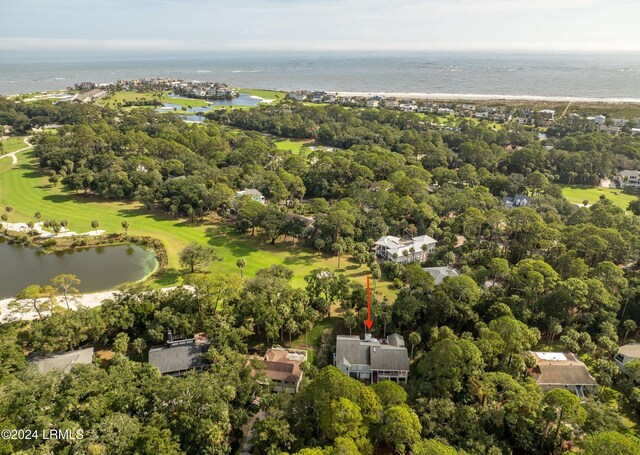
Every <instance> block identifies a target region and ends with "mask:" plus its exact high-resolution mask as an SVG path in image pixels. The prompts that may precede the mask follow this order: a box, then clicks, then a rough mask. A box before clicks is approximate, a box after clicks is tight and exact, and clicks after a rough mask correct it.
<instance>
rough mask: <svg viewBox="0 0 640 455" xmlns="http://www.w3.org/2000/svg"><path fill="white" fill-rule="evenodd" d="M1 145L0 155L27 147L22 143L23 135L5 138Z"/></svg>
mask: <svg viewBox="0 0 640 455" xmlns="http://www.w3.org/2000/svg"><path fill="white" fill-rule="evenodd" d="M2 145H3V149H2V151H1V152H0V155H6V154H7V153H12V152H15V151H16V150H20V149H23V148H25V147H28V146H27V144H25V143H24V136H21V137H10V138H9V139H5V140H4V141H2ZM9 161H11V158H9Z"/></svg>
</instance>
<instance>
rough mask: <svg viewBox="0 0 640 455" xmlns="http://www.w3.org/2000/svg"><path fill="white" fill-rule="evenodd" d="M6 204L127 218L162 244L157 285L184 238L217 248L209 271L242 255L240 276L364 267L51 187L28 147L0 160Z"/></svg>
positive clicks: (356, 273)
mask: <svg viewBox="0 0 640 455" xmlns="http://www.w3.org/2000/svg"><path fill="white" fill-rule="evenodd" d="M7 205H11V206H13V213H12V221H14V222H19V221H22V222H26V221H29V220H33V219H34V218H33V214H34V213H35V212H40V213H41V214H42V217H43V219H57V220H60V219H67V220H69V227H70V229H71V230H74V231H76V232H86V231H89V230H91V221H92V220H94V219H97V220H98V221H99V222H100V229H104V230H106V232H107V233H112V232H122V226H121V223H122V221H124V220H127V221H128V222H129V224H130V228H129V234H130V235H148V236H151V237H155V238H158V239H160V240H161V241H162V242H163V243H164V245H165V248H166V249H167V254H168V258H169V265H168V270H167V273H166V274H165V275H164V276H162V277H160V278H158V279H156V280H155V281H154V283H152V284H154V285H156V286H169V285H173V284H177V283H179V282H180V281H181V272H182V271H181V268H180V265H179V261H178V253H179V251H180V250H181V249H182V248H183V247H184V246H185V245H186V244H188V243H189V242H198V243H202V244H209V245H211V246H214V247H215V248H216V249H217V251H218V254H219V255H220V256H221V257H222V258H223V260H222V261H220V262H214V263H213V264H211V266H209V268H208V270H209V271H211V272H216V273H239V271H238V268H237V267H236V259H237V258H239V257H244V258H245V259H246V262H247V266H246V268H245V269H244V276H245V277H251V276H253V275H254V274H255V272H256V270H258V269H261V268H265V267H268V266H270V265H273V264H282V265H285V266H287V267H289V268H291V269H292V270H293V271H294V278H293V284H294V285H295V286H298V287H302V286H304V285H305V281H304V276H305V275H306V274H308V273H309V272H310V271H311V270H313V269H315V268H319V267H328V268H329V269H331V270H333V271H336V272H337V273H343V274H345V275H346V276H347V277H349V278H350V279H352V280H356V281H358V282H360V283H362V284H364V283H365V279H366V278H365V277H366V275H367V272H368V268H367V267H366V266H362V267H357V266H356V265H355V264H353V263H351V262H350V261H349V260H348V259H347V258H345V257H343V258H342V262H341V268H340V269H338V267H337V265H338V259H337V258H336V257H333V256H329V255H320V254H318V253H317V252H315V251H314V250H311V249H308V248H302V247H300V246H299V245H297V244H296V243H293V242H292V241H291V240H288V241H280V242H277V243H276V244H275V245H271V244H269V243H265V242H262V241H261V240H260V239H259V237H258V236H255V237H252V236H250V235H248V234H242V235H241V234H238V233H236V232H235V231H234V230H233V229H232V228H231V227H230V226H228V225H227V224H225V223H223V222H203V223H196V224H192V223H190V222H188V221H187V220H183V219H175V218H173V217H171V216H169V215H167V214H165V213H163V212H158V211H150V210H147V209H145V208H144V207H143V206H142V205H141V204H139V203H134V202H123V201H107V200H104V199H102V198H100V197H96V196H84V195H81V194H80V195H78V194H74V193H70V192H66V191H64V190H62V189H61V188H60V187H58V188H53V187H52V186H51V185H50V184H49V183H48V181H47V177H46V175H45V174H44V173H43V172H42V171H41V170H40V169H39V168H38V167H37V163H36V162H35V159H34V158H33V152H31V151H28V152H25V153H23V154H20V155H19V162H18V164H17V165H15V166H12V165H11V160H10V159H3V160H0V207H4V206H7ZM390 284H391V283H390V282H384V281H381V282H380V283H379V284H378V292H379V293H380V294H381V295H383V296H386V297H389V298H391V297H393V296H394V295H395V292H396V291H394V290H393V289H391V288H390V287H389V286H390Z"/></svg>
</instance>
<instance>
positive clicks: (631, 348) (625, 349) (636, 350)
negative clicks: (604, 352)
mask: <svg viewBox="0 0 640 455" xmlns="http://www.w3.org/2000/svg"><path fill="white" fill-rule="evenodd" d="M618 352H619V353H620V354H622V355H623V356H625V357H634V358H637V359H640V343H631V344H625V345H624V346H620V349H619V350H618Z"/></svg>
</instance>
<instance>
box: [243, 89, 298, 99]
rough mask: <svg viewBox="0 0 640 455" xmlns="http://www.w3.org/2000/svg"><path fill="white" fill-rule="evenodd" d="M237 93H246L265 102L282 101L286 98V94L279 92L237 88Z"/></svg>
mask: <svg viewBox="0 0 640 455" xmlns="http://www.w3.org/2000/svg"><path fill="white" fill-rule="evenodd" d="M238 91H239V92H241V93H247V94H249V95H252V96H259V97H260V98H264V99H265V100H284V99H285V97H286V96H287V92H279V91H276V90H260V89H254V88H239V89H238Z"/></svg>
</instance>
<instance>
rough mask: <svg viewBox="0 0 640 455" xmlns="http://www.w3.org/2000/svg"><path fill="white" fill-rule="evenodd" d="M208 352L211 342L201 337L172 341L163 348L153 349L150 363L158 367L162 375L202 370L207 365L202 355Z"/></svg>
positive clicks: (150, 354) (150, 353) (150, 352)
mask: <svg viewBox="0 0 640 455" xmlns="http://www.w3.org/2000/svg"><path fill="white" fill-rule="evenodd" d="M208 350H209V342H208V341H206V339H204V338H201V337H200V338H199V337H194V338H188V339H184V340H177V341H171V342H168V343H166V344H164V345H163V346H156V347H154V348H151V349H150V350H149V363H150V364H152V365H154V366H155V367H157V368H158V369H159V370H160V373H162V374H171V373H180V372H183V371H187V370H192V369H200V368H203V367H205V366H206V365H207V364H206V362H205V361H204V359H203V358H202V355H203V354H205V353H206V352H207V351H208Z"/></svg>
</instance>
